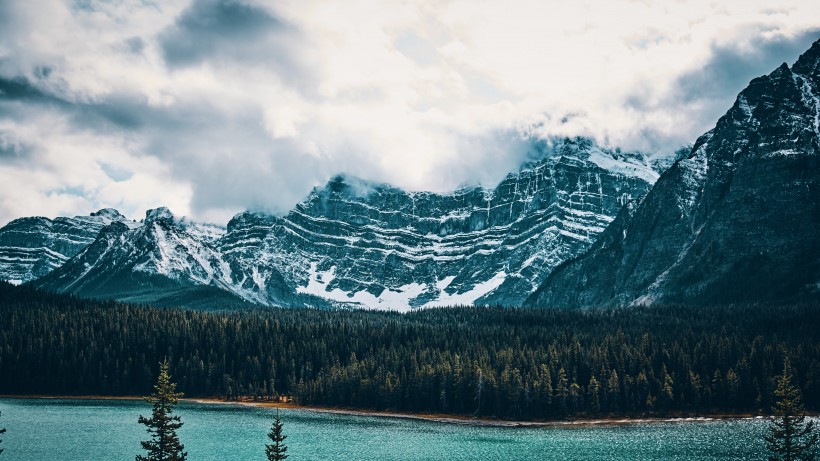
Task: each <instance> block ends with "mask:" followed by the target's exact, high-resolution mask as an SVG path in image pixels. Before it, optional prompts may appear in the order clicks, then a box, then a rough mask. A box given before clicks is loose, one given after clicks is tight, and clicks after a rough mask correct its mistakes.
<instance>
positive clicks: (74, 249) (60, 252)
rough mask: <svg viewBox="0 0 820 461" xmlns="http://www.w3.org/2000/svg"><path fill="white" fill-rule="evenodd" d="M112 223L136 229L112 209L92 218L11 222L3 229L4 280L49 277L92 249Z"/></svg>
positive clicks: (0, 276)
mask: <svg viewBox="0 0 820 461" xmlns="http://www.w3.org/2000/svg"><path fill="white" fill-rule="evenodd" d="M112 222H121V223H124V225H126V226H129V225H133V223H131V222H129V221H128V220H126V218H125V217H124V216H123V215H121V214H120V213H119V212H118V211H117V210H114V209H111V208H106V209H102V210H100V211H97V212H96V213H91V215H89V216H75V217H73V218H66V217H60V218H56V219H48V218H44V217H39V216H37V217H30V218H20V219H15V220H14V221H11V222H10V223H8V224H7V225H6V226H4V227H3V228H0V280H8V281H11V282H13V283H17V284H19V283H25V282H28V281H31V280H34V279H36V278H39V277H42V276H44V275H46V274H48V273H49V272H51V271H52V270H54V269H56V268H58V267H60V266H61V265H63V263H65V262H66V261H68V260H69V259H70V258H71V257H72V256H74V255H76V254H77V253H79V252H80V251H82V250H83V249H84V248H85V247H87V246H88V245H90V244H91V243H92V242H93V241H94V239H96V238H97V234H99V233H100V230H102V228H103V227H105V226H107V225H109V224H111V223H112Z"/></svg>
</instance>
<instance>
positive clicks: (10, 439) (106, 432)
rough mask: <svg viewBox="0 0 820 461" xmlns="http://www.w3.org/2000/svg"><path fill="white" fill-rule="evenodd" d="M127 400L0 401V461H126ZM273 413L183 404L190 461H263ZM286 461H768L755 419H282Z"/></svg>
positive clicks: (135, 433) (141, 435) (139, 431)
mask: <svg viewBox="0 0 820 461" xmlns="http://www.w3.org/2000/svg"><path fill="white" fill-rule="evenodd" d="M150 410H151V409H150V406H149V405H148V404H146V403H144V402H141V401H130V400H116V401H111V400H70V399H0V411H2V413H3V414H2V417H0V427H5V428H6V429H7V430H8V431H7V432H6V434H5V435H4V436H3V437H2V438H3V443H2V445H0V447H2V448H5V450H6V451H5V452H4V453H3V454H2V455H0V461H12V460H20V461H23V460H25V461H39V460H55V461H58V460H59V461H70V460H78V461H79V460H82V461H98V460H99V461H102V460H105V461H118V460H123V461H125V460H128V461H132V460H133V459H134V457H135V455H136V454H138V453H144V452H141V451H140V445H139V442H140V440H144V439H146V435H147V434H146V432H145V428H144V426H141V425H139V424H137V417H138V416H139V415H140V414H142V415H145V416H149V415H150ZM274 411H275V410H273V409H269V408H255V407H249V406H242V405H220V404H200V403H190V402H183V403H181V404H180V405H179V407H178V410H177V414H179V415H181V416H182V419H183V422H184V423H185V425H184V426H183V427H182V429H181V430H180V431H179V436H180V439H181V440H182V442H183V443H184V444H185V448H186V450H187V451H188V459H189V460H190V461H212V460H213V461H217V460H219V461H224V460H260V461H263V460H264V459H265V455H264V444H265V443H266V441H267V440H268V439H267V437H266V435H267V432H268V429H269V428H270V424H271V421H272V417H273V414H274ZM282 417H283V419H284V424H285V433H286V434H287V435H288V439H287V441H286V442H287V444H288V447H289V448H288V454H290V457H289V458H288V460H294V461H297V460H374V461H375V460H539V461H542V460H562V461H565V460H630V461H636V460H729V459H731V460H748V459H766V457H765V456H764V455H763V453H764V442H763V439H762V436H763V434H764V433H765V431H766V426H767V422H766V421H765V420H760V419H757V420H755V419H744V420H723V421H706V422H703V421H700V422H679V423H677V422H676V423H642V424H630V425H624V426H606V427H598V426H583V427H571V428H563V427H561V428H557V427H545V428H504V427H477V426H464V425H456V424H447V423H436V422H427V421H418V420H410V419H403V418H388V417H377V416H348V415H338V414H329V413H319V412H312V411H307V410H282Z"/></svg>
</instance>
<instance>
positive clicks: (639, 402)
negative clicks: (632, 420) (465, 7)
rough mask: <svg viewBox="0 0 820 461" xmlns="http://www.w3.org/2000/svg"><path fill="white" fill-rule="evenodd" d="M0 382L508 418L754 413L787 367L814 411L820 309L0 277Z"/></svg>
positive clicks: (72, 390)
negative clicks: (405, 304)
mask: <svg viewBox="0 0 820 461" xmlns="http://www.w3.org/2000/svg"><path fill="white" fill-rule="evenodd" d="M0 325H2V327H0V394H6V395H33V394H38V395H105V396H134V395H146V394H147V393H148V392H149V391H150V389H151V386H152V383H153V381H154V379H155V377H156V376H157V372H158V370H157V364H158V363H159V362H160V361H162V360H163V359H164V358H167V359H168V361H169V363H170V368H171V370H172V372H173V375H174V377H175V380H176V382H177V383H178V384H179V390H180V391H182V392H184V393H185V395H186V396H187V397H220V398H224V399H239V398H242V399H259V400H268V399H277V400H278V399H288V400H292V401H293V402H295V403H297V404H299V405H317V406H329V407H343V408H356V409H366V410H391V411H398V412H418V413H444V414H452V415H465V416H473V417H484V418H500V419H516V420H556V419H568V418H582V417H606V416H663V415H701V414H749V413H768V412H769V411H770V409H771V408H772V404H773V399H774V396H773V391H774V388H775V386H776V377H777V376H778V375H779V374H781V372H782V371H783V367H784V360H786V359H787V358H788V359H789V360H790V361H791V366H792V367H793V370H794V382H795V384H796V385H797V386H798V387H799V389H800V391H801V392H802V395H803V396H804V403H805V406H806V409H807V410H808V411H809V412H816V411H818V410H819V409H820V341H818V339H820V338H819V337H820V328H818V327H820V306H817V305H813V304H801V305H792V306H771V305H738V306H706V307H704V306H700V307H692V306H653V307H631V308H621V309H602V310H560V309H508V308H507V309H504V308H493V307H486V308H479V307H465V308H452V309H427V310H420V311H417V312H413V313H409V314H397V313H390V312H371V311H361V310H353V311H321V310H309V309H278V308H273V309H256V310H241V311H224V312H218V311H217V312H202V311H194V310H182V309H158V308H153V307H149V306H135V305H128V304H123V303H119V302H113V301H95V300H87V299H80V298H77V297H73V296H67V295H61V294H53V293H47V292H42V291H38V290H35V289H32V288H29V287H26V286H22V287H16V286H12V285H10V284H6V283H2V282H0Z"/></svg>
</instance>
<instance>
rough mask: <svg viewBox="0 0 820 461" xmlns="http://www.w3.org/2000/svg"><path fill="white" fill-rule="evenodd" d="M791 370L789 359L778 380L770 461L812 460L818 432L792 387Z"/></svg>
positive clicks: (767, 440) (768, 441) (798, 391)
mask: <svg viewBox="0 0 820 461" xmlns="http://www.w3.org/2000/svg"><path fill="white" fill-rule="evenodd" d="M790 368H791V367H790V364H789V360H788V359H786V363H785V364H784V365H783V374H782V375H780V376H778V377H777V379H776V380H777V388H776V389H775V391H774V395H775V398H776V399H777V400H776V402H775V407H774V414H775V415H776V417H775V418H774V419H772V422H771V424H770V425H769V435H767V436H766V442H767V447H768V449H769V451H771V452H772V453H773V454H772V456H769V461H804V460H805V461H812V460H814V459H815V453H814V452H815V445H817V440H818V433H817V431H816V430H815V428H814V421H806V414H805V410H804V408H803V402H802V401H801V397H800V390H799V389H798V388H796V387H795V386H793V385H792V376H791V370H790Z"/></svg>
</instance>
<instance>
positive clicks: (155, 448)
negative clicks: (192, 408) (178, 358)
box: [136, 358, 188, 461]
mask: <svg viewBox="0 0 820 461" xmlns="http://www.w3.org/2000/svg"><path fill="white" fill-rule="evenodd" d="M176 387H177V385H176V383H173V382H171V375H170V374H169V373H168V359H167V358H166V359H165V360H164V361H163V362H161V363H160V364H159V376H158V377H157V383H156V384H155V385H154V393H153V394H151V395H150V396H149V397H145V401H146V402H148V403H150V404H152V405H153V406H154V409H153V412H152V415H151V417H150V418H146V417H144V416H140V417H139V423H140V424H144V425H145V426H146V427H147V430H148V434H150V435H151V440H148V441H143V442H140V443H141V444H142V448H143V449H144V450H146V451H147V452H148V456H141V455H137V460H136V461H185V459H186V457H187V456H188V453H187V452H184V451H182V450H183V449H184V448H185V446H183V445H182V444H181V443H180V442H179V437H177V432H176V431H177V429H179V428H180V427H182V421H181V419H180V417H179V416H178V415H174V416H172V414H173V412H174V405H176V404H177V403H178V402H179V398H180V397H182V393H181V392H176Z"/></svg>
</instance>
